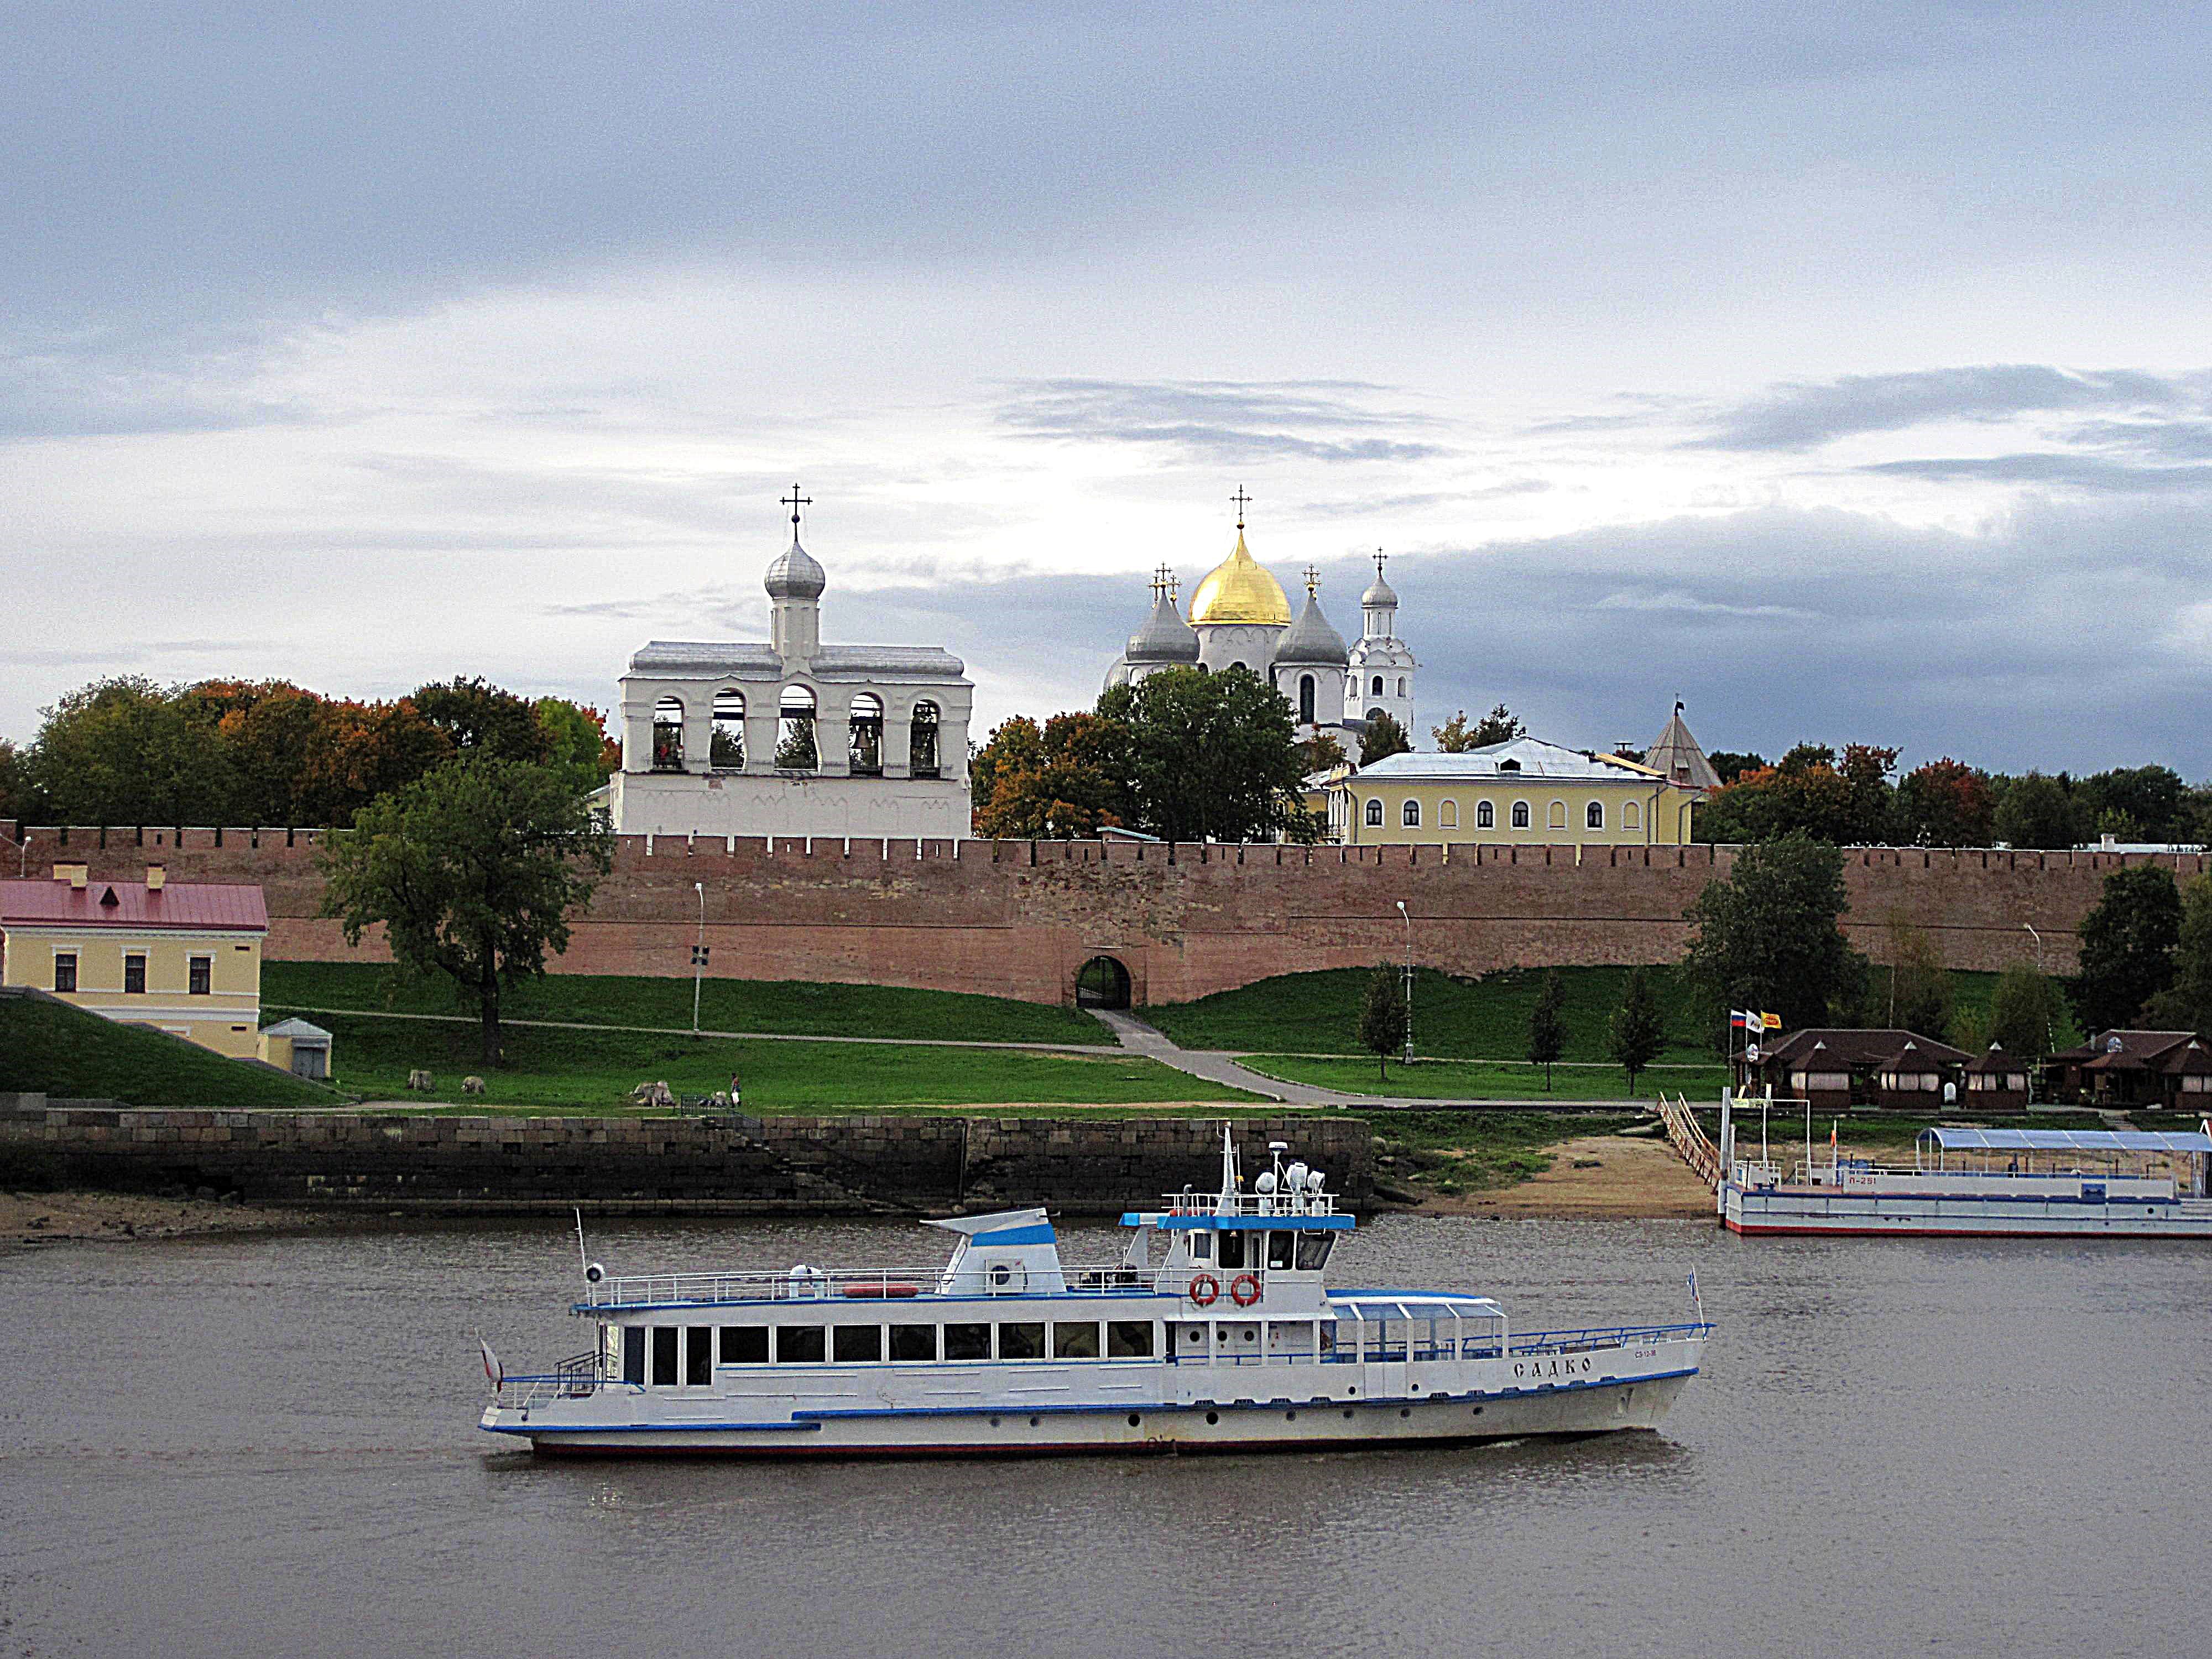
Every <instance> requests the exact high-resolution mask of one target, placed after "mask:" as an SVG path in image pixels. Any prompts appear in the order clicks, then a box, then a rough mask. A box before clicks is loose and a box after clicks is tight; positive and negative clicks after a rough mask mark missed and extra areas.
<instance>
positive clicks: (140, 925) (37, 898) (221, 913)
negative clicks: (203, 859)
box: [0, 881, 269, 933]
mask: <svg viewBox="0 0 2212 1659" xmlns="http://www.w3.org/2000/svg"><path fill="white" fill-rule="evenodd" d="M110 895H112V896H113V902H112V903H111V902H109V897H110ZM0 927H117V928H128V929H131V931H133V932H137V933H144V932H147V931H149V930H150V929H158V928H162V927H189V928H191V929H193V930H195V931H197V932H207V931H209V930H210V929H216V930H222V931H228V932H236V933H267V932H268V931H269V907H268V906H267V905H266V904H264V903H263V902H262V900H261V890H260V889H259V888H258V887H234V886H227V885H221V884H216V883H213V882H189V881H173V882H170V883H169V884H167V885H166V886H164V887H163V888H162V889H161V891H159V892H155V891H152V890H149V888H148V887H147V885H146V884H145V883H144V882H143V881H89V882H87V883H86V884H84V885H83V886H82V887H72V886H70V884H69V883H67V882H65V881H0Z"/></svg>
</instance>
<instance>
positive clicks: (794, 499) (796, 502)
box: [776, 483, 814, 541]
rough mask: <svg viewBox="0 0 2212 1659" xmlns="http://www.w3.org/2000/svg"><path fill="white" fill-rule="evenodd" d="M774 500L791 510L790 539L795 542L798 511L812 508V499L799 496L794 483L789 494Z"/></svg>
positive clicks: (796, 538)
mask: <svg viewBox="0 0 2212 1659" xmlns="http://www.w3.org/2000/svg"><path fill="white" fill-rule="evenodd" d="M776 500H777V501H779V502H781V504H782V505H783V506H785V507H789V508H790V509H791V539H792V540H793V541H797V540H798V539H799V508H800V507H811V506H813V505H814V497H813V496H811V495H800V494H799V486H798V485H797V484H796V483H794V484H793V485H792V486H791V494H789V495H779V496H777V497H776Z"/></svg>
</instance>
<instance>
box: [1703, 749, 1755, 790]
mask: <svg viewBox="0 0 2212 1659" xmlns="http://www.w3.org/2000/svg"><path fill="white" fill-rule="evenodd" d="M1705 763H1706V764H1707V765H1709V766H1711V768H1712V769H1713V775H1714V776H1715V777H1717V778H1718V779H1719V780H1720V781H1722V782H1723V783H1734V782H1735V781H1736V780H1737V779H1738V778H1740V777H1741V776H1742V775H1744V774H1745V773H1747V772H1762V771H1765V769H1766V758H1765V756H1763V755H1754V754H1752V753H1749V752H1748V751H1745V750H1734V749H1716V750H1713V751H1712V753H1711V754H1710V755H1707V756H1706V757H1705Z"/></svg>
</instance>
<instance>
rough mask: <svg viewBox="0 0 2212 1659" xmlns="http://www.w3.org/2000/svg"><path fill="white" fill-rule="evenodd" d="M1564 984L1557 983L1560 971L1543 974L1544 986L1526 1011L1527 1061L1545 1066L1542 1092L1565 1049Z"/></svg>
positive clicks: (1548, 1090)
mask: <svg viewBox="0 0 2212 1659" xmlns="http://www.w3.org/2000/svg"><path fill="white" fill-rule="evenodd" d="M1566 1003H1567V991H1566V987H1565V986H1564V985H1562V984H1561V983H1560V982H1559V970H1558V969H1553V970H1552V971H1551V972H1550V973H1547V974H1546V975H1544V988H1543V989H1542V990H1541V991H1539V992H1538V993H1537V994H1536V1006H1534V1007H1533V1008H1531V1009H1530V1010H1529V1011H1528V1063H1529V1064H1530V1065H1531V1066H1542V1067H1543V1068H1544V1091H1545V1092H1546V1093H1547V1094H1548V1093H1550V1092H1551V1088H1552V1065H1553V1061H1555V1060H1558V1059H1559V1056H1560V1055H1561V1054H1565V1053H1566V1051H1567V1020H1566Z"/></svg>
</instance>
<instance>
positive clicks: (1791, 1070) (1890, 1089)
mask: <svg viewBox="0 0 2212 1659" xmlns="http://www.w3.org/2000/svg"><path fill="white" fill-rule="evenodd" d="M1967 1058H1968V1056H1967V1054H1966V1050H1965V1049H1963V1048H1953V1047H1952V1046H1951V1045H1950V1044H1949V1043H1948V1042H1937V1041H1936V1039H1935V1038H1934V1037H1930V1036H1921V1035H1920V1033H1918V1032H1917V1031H1899V1030H1859V1029H1855V1028H1850V1027H1844V1028H1828V1029H1818V1028H1812V1029H1808V1030H1802V1031H1792V1032H1791V1033H1790V1035H1789V1036H1786V1037H1784V1038H1783V1039H1782V1040H1781V1041H1780V1042H1776V1043H1774V1044H1772V1045H1771V1047H1769V1048H1766V1049H1765V1052H1764V1053H1763V1054H1761V1055H1760V1057H1759V1064H1758V1066H1757V1067H1756V1068H1755V1071H1756V1075H1757V1076H1758V1078H1759V1079H1760V1080H1761V1081H1763V1082H1765V1083H1767V1084H1771V1085H1773V1087H1774V1090H1775V1091H1776V1093H1777V1094H1781V1093H1783V1092H1784V1091H1787V1092H1788V1093H1789V1095H1790V1097H1792V1098H1794V1099H1798V1100H1809V1101H1811V1102H1812V1103H1813V1105H1814V1108H1815V1109H1817V1110H1820V1111H1845V1110H1848V1109H1850V1108H1851V1107H1853V1106H1875V1107H1881V1108H1882V1109H1885V1110H1888V1111H1897V1112H1937V1111H1941V1110H1942V1109H1943V1107H1944V1105H1945V1104H1946V1095H1947V1085H1948V1093H1950V1094H1955V1093H1956V1092H1957V1080H1958V1078H1959V1076H1960V1068H1961V1067H1963V1066H1965V1065H1966V1060H1967Z"/></svg>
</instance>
